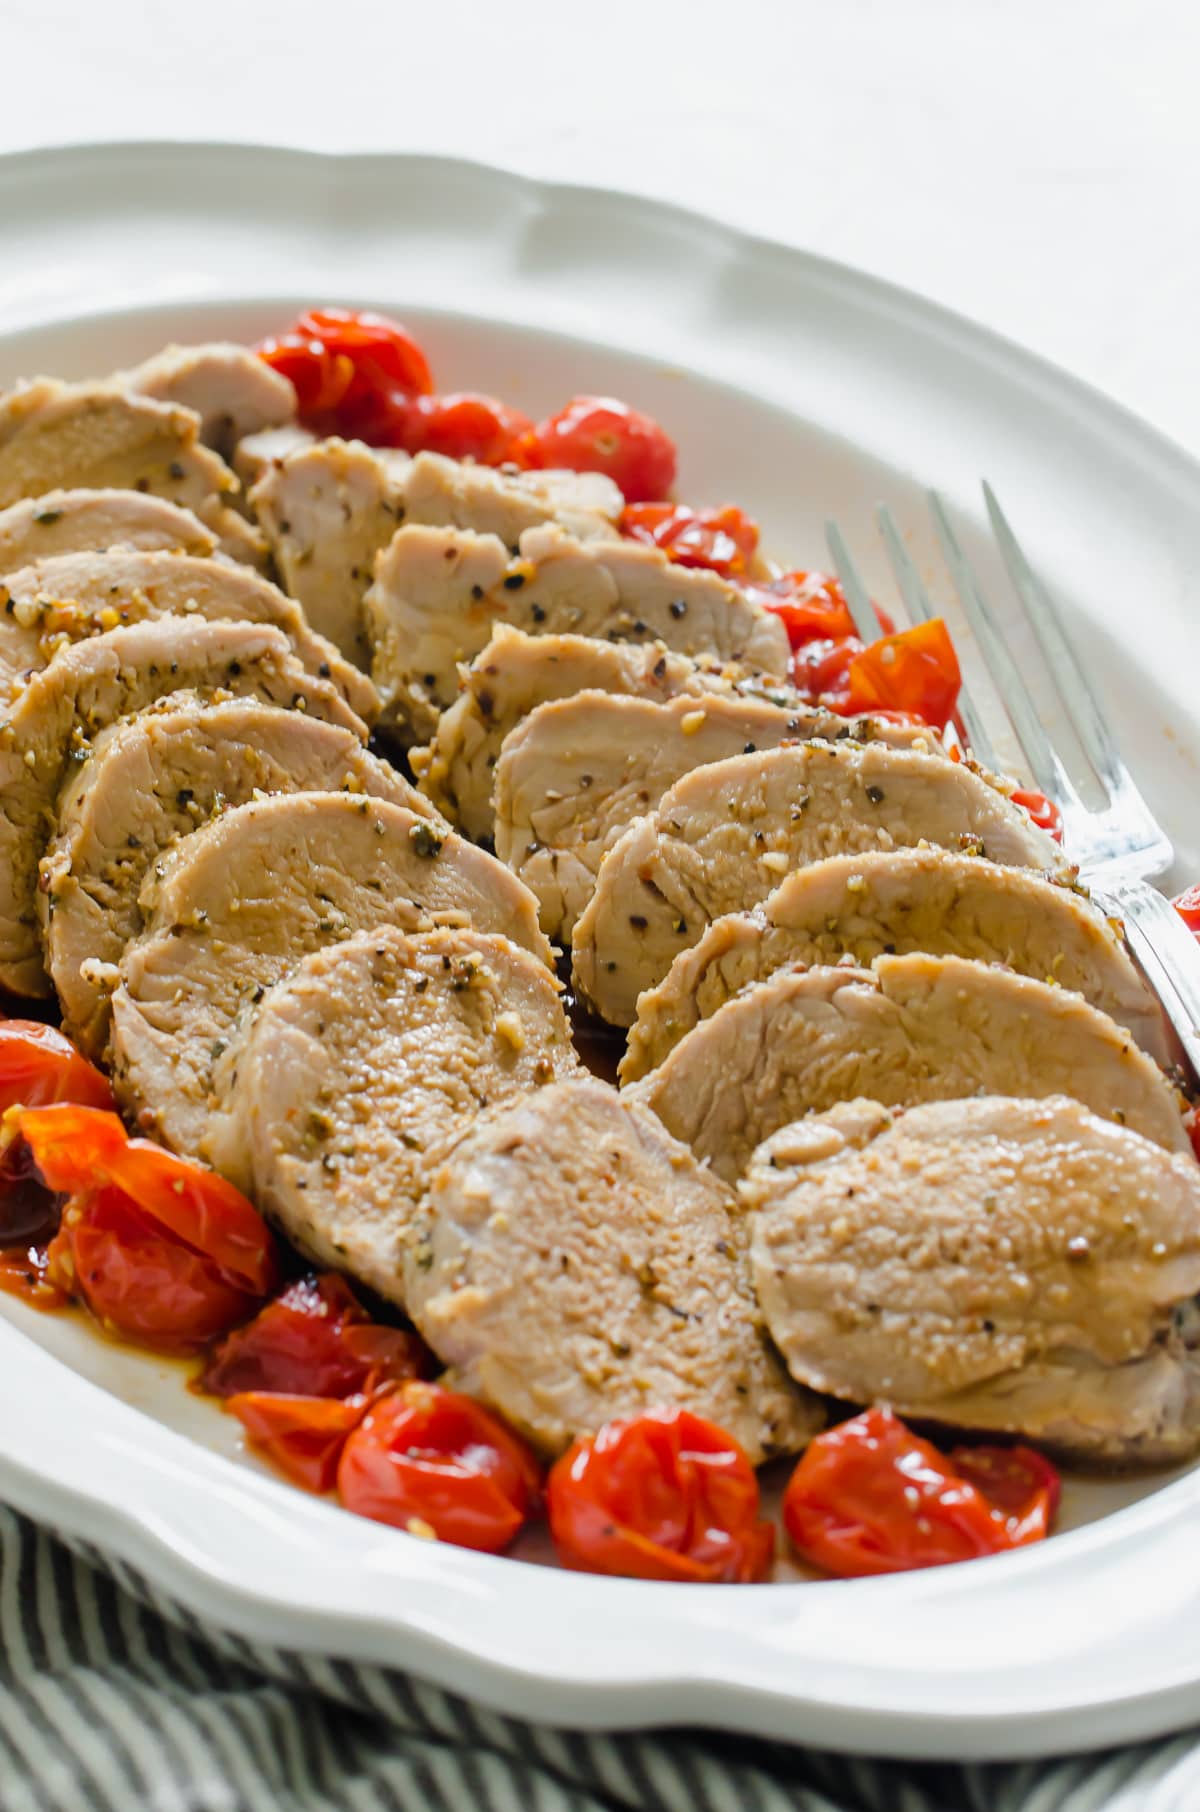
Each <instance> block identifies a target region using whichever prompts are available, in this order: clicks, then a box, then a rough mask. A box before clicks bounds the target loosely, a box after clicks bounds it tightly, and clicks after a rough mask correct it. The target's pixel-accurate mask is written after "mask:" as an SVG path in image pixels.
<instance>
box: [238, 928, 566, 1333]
mask: <svg viewBox="0 0 1200 1812" xmlns="http://www.w3.org/2000/svg"><path fill="white" fill-rule="evenodd" d="M578 1067H579V1060H578V1058H577V1057H576V1055H575V1052H574V1049H573V1047H572V1044H571V1028H570V1026H569V1025H568V1023H567V1017H566V1014H565V1013H564V1011H563V1008H562V1003H561V1001H560V1000H559V984H558V983H557V982H556V981H555V979H554V976H553V974H552V973H551V971H550V970H549V969H548V968H547V967H546V965H545V963H543V962H541V961H540V960H539V959H538V958H537V957H536V956H533V955H531V954H530V952H529V951H528V950H522V949H521V948H519V946H518V945H516V944H514V943H512V942H511V940H510V939H508V938H506V937H497V936H494V935H491V934H488V933H485V932H480V931H474V930H470V929H461V930H460V929H450V930H442V931H429V932H418V933H416V934H415V935H410V934H407V933H404V932H401V931H398V930H396V929H395V928H394V927H392V926H388V925H382V926H376V927H375V928H374V929H372V930H370V931H364V932H360V933H359V934H358V935H357V936H355V937H351V938H346V939H344V940H343V941H342V942H341V943H338V944H334V945H333V946H332V947H331V948H330V949H327V950H318V951H315V952H313V954H312V955H310V956H307V957H305V959H304V960H303V962H301V963H300V965H299V967H298V968H297V969H295V970H294V972H293V973H292V974H291V975H289V976H288V977H287V978H286V979H285V980H283V981H281V982H279V983H278V984H277V985H276V986H275V987H273V988H272V989H271V990H270V991H269V992H268V993H267V995H266V996H265V998H264V999H263V1001H262V1003H261V1005H260V1006H259V1007H258V1009H257V1011H256V1012H255V1014H254V1020H253V1024H252V1026H251V1028H250V1030H249V1032H248V1034H247V1036H246V1038H245V1040H244V1041H243V1043H242V1045H241V1048H240V1050H239V1053H238V1061H237V1082H236V1085H235V1086H234V1087H233V1089H232V1090H231V1092H230V1097H229V1123H228V1126H227V1127H226V1128H225V1130H224V1132H223V1135H222V1139H221V1150H222V1152H223V1153H224V1154H226V1157H227V1158H228V1155H229V1154H232V1153H236V1159H235V1161H234V1162H233V1164H232V1166H231V1169H232V1173H233V1174H234V1175H235V1178H236V1180H237V1181H238V1182H239V1183H240V1184H241V1185H242V1187H243V1188H245V1189H247V1190H248V1191H249V1192H250V1193H251V1194H252V1195H253V1197H254V1199H255V1201H256V1202H257V1203H258V1205H259V1207H260V1208H262V1209H263V1210H264V1212H265V1213H266V1214H268V1215H269V1216H270V1217H271V1219H272V1220H273V1221H274V1222H275V1223H276V1224H277V1225H278V1226H280V1227H281V1228H282V1229H283V1231H284V1233H286V1235H287V1236H288V1238H289V1239H290V1240H291V1241H292V1243H293V1244H294V1245H296V1246H298V1247H299V1248H300V1250H301V1251H302V1252H303V1253H304V1254H305V1255H306V1256H307V1257H308V1258H310V1259H312V1260H314V1261H315V1263H317V1264H319V1265H332V1266H333V1267H334V1268H335V1269H337V1270H339V1271H349V1272H350V1274H351V1276H353V1277H355V1278H357V1279H358V1280H359V1281H360V1282H361V1283H364V1284H367V1285H368V1286H369V1287H370V1288H371V1289H373V1290H377V1291H378V1292H379V1294H380V1295H381V1296H384V1297H387V1298H389V1299H390V1300H391V1301H393V1302H397V1303H399V1304H400V1306H401V1307H402V1308H403V1306H404V1303H405V1291H404V1284H403V1267H402V1260H403V1253H404V1247H405V1242H406V1239H407V1236H408V1233H409V1230H410V1228H411V1226H412V1222H413V1218H414V1216H415V1214H416V1210H417V1207H418V1204H419V1202H420V1200H421V1196H422V1194H423V1192H424V1189H425V1186H426V1182H427V1177H428V1165H429V1154H430V1152H431V1151H433V1150H434V1149H435V1148H436V1147H437V1146H438V1145H439V1144H440V1143H442V1142H444V1141H445V1140H446V1139H447V1138H450V1137H452V1136H453V1135H454V1134H455V1133H457V1132H460V1131H465V1130H466V1129H467V1128H468V1127H469V1126H470V1125H471V1123H472V1122H473V1121H474V1120H475V1119H476V1117H477V1116H478V1115H479V1114H480V1113H481V1112H482V1110H483V1109H485V1108H486V1107H488V1106H490V1105H494V1104H496V1103H499V1102H506V1101H510V1100H512V1098H513V1097H514V1096H516V1095H522V1094H526V1093H528V1092H530V1091H531V1090H533V1089H537V1088H540V1087H542V1086H543V1085H544V1084H546V1083H548V1082H552V1081H557V1080H559V1079H561V1078H562V1077H564V1076H569V1075H571V1074H573V1073H574V1072H575V1071H576V1070H577V1069H578Z"/></svg>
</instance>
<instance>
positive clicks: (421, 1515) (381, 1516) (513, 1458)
mask: <svg viewBox="0 0 1200 1812" xmlns="http://www.w3.org/2000/svg"><path fill="white" fill-rule="evenodd" d="M539 1482H540V1480H539V1472H538V1467H537V1462H536V1461H535V1460H534V1457H533V1455H532V1453H530V1451H529V1449H528V1448H527V1447H526V1445H525V1443H524V1442H523V1441H521V1440H519V1439H518V1437H517V1436H516V1435H515V1434H512V1433H511V1432H510V1431H509V1430H508V1429H507V1428H505V1426H504V1424H503V1423H502V1422H499V1421H497V1419H496V1417H495V1416H493V1415H491V1414H490V1413H489V1411H487V1410H486V1409H484V1408H483V1407H482V1406H481V1405H480V1404H478V1403H476V1402H474V1401H473V1400H472V1399H471V1398H470V1397H463V1396H460V1395H459V1394H458V1393H457V1392H456V1391H451V1390H446V1389H444V1388H443V1387H442V1386H441V1385H438V1384H402V1385H401V1386H400V1387H399V1389H398V1390H396V1391H394V1392H391V1393H389V1394H388V1395H386V1396H383V1397H379V1398H377V1399H376V1401H375V1402H374V1403H373V1404H372V1405H371V1407H370V1409H369V1410H368V1411H367V1413H366V1415H365V1416H364V1417H363V1419H362V1421H361V1422H360V1423H359V1425H358V1427H357V1428H356V1429H355V1430H354V1431H353V1433H352V1434H351V1435H350V1436H349V1438H348V1440H347V1442H346V1445H345V1447H344V1448H343V1450H342V1458H341V1463H340V1465H339V1466H338V1475H337V1484H338V1491H339V1493H340V1494H341V1499H342V1502H343V1504H345V1506H346V1508H347V1509H348V1510H354V1511H356V1512H357V1513H358V1515H360V1516H370V1517H373V1518H374V1519H375V1521H376V1522H380V1523H391V1524H392V1525H393V1526H394V1527H395V1528H397V1529H407V1530H408V1531H409V1532H410V1533H412V1534H417V1535H433V1536H436V1537H437V1539H438V1540H439V1541H450V1542H455V1543H457V1545H458V1546H459V1547H462V1548H480V1549H482V1550H483V1551H484V1552H485V1553H488V1554H498V1553H499V1552H500V1550H501V1549H502V1548H507V1546H508V1545H509V1543H510V1542H511V1541H512V1540H513V1538H514V1536H515V1535H516V1534H517V1532H518V1531H519V1529H520V1528H521V1526H522V1524H523V1523H524V1522H525V1519H526V1517H527V1516H528V1515H529V1513H530V1511H531V1510H532V1508H533V1506H534V1504H535V1502H536V1500H537V1495H538V1488H539Z"/></svg>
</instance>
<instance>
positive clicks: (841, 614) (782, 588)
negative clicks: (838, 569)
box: [750, 572, 861, 650]
mask: <svg viewBox="0 0 1200 1812" xmlns="http://www.w3.org/2000/svg"><path fill="white" fill-rule="evenodd" d="M750 590H751V595H752V596H753V597H755V598H757V600H758V602H759V603H760V604H763V605H765V606H766V608H767V609H768V610H773V611H774V612H775V614H776V615H777V616H778V617H780V618H782V620H783V626H784V628H785V629H786V630H787V633H788V641H789V642H790V643H791V645H792V648H793V650H795V649H797V648H803V647H805V646H806V644H807V643H809V642H824V641H844V640H845V639H846V638H847V637H848V636H853V635H856V634H857V631H856V629H855V627H854V618H853V617H852V616H851V614H850V606H849V604H847V602H846V594H845V592H844V591H843V590H842V588H841V585H840V584H839V582H838V581H837V580H836V579H832V578H830V576H829V575H828V573H806V572H794V573H784V574H783V575H782V577H780V578H778V579H772V580H771V581H770V582H769V583H768V584H766V585H755V586H753V587H751V588H750ZM860 646H861V644H860Z"/></svg>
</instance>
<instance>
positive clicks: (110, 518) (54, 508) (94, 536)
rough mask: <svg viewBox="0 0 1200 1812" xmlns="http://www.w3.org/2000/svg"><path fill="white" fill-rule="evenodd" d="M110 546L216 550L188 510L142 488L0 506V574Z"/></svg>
mask: <svg viewBox="0 0 1200 1812" xmlns="http://www.w3.org/2000/svg"><path fill="white" fill-rule="evenodd" d="M110 547H136V548H140V549H141V550H142V551H143V552H145V553H155V552H160V553H177V554H193V555H197V556H199V557H201V558H208V557H209V556H211V555H212V554H214V553H215V552H216V551H217V543H216V538H215V536H214V535H213V534H212V532H211V530H210V529H207V528H205V526H204V524H203V523H202V522H201V520H200V518H199V517H198V516H194V515H193V514H192V512H191V510H185V509H183V508H182V507H181V506H180V505H179V504H177V503H169V502H168V501H167V499H166V498H165V497H151V496H150V495H149V494H148V493H143V492H141V491H88V490H83V491H45V492H43V494H42V495H41V496H40V497H23V498H21V499H20V501H19V502H17V503H10V504H9V506H8V508H7V509H6V510H0V573H12V572H17V571H19V570H20V569H21V568H22V567H25V566H34V565H36V564H37V563H38V562H39V561H41V560H51V559H53V558H55V556H56V555H59V554H78V553H84V552H89V551H96V550H98V549H104V548H110Z"/></svg>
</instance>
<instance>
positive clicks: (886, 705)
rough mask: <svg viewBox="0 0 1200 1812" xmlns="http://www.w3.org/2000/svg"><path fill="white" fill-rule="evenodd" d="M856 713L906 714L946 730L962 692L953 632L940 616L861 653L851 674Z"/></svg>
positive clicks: (851, 704) (850, 699)
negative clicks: (951, 638)
mask: <svg viewBox="0 0 1200 1812" xmlns="http://www.w3.org/2000/svg"><path fill="white" fill-rule="evenodd" d="M846 677H847V682H848V689H849V703H850V708H851V710H852V711H854V712H870V711H875V710H883V711H905V712H909V713H911V714H912V715H913V716H914V717H919V718H920V719H921V721H922V722H923V723H927V724H929V725H931V726H932V727H933V728H934V729H935V730H944V729H945V727H946V725H947V724H948V723H949V721H950V719H951V717H952V716H953V714H954V707H955V705H956V704H957V703H958V695H959V692H960V691H961V690H962V674H961V673H960V672H959V666H958V658H957V656H956V655H955V652H954V644H953V643H952V642H951V640H950V632H949V630H948V629H947V628H946V625H945V623H943V621H942V619H941V618H940V617H934V618H933V619H932V620H931V621H930V622H928V623H918V624H916V626H915V627H914V628H912V629H904V630H901V631H900V633H899V634H898V635H887V636H883V637H881V639H880V640H879V641H878V642H872V643H871V644H870V645H869V646H868V647H866V648H864V649H862V651H861V652H860V653H858V654H856V655H855V656H854V658H853V660H852V661H851V662H850V666H849V669H848V672H847V676H846Z"/></svg>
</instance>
